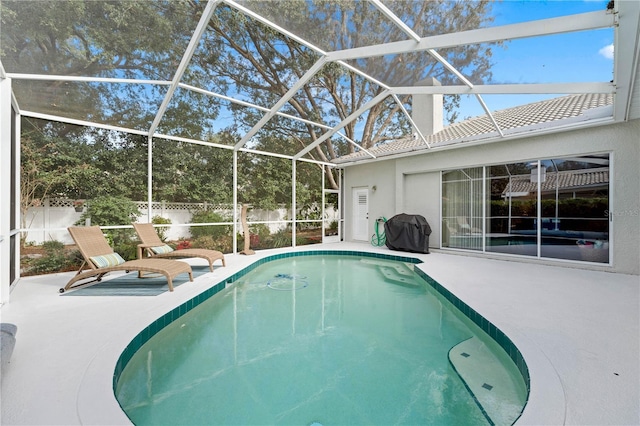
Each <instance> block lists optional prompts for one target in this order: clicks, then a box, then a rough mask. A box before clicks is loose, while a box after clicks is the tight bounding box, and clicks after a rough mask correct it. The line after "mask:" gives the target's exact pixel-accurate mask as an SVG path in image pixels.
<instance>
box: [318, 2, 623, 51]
mask: <svg viewBox="0 0 640 426" xmlns="http://www.w3.org/2000/svg"><path fill="white" fill-rule="evenodd" d="M613 25H614V19H613V16H612V15H611V14H610V13H606V11H604V10H603V11H598V12H588V13H581V14H577V15H569V16H562V17H558V18H550V19H542V20H538V21H530V22H523V23H519V24H510V25H502V26H498V27H490V28H480V29H476V30H469V31H460V32H456V33H450V34H440V35H435V36H431V37H424V38H422V39H420V41H419V42H415V41H413V40H406V41H397V42H393V43H386V44H379V45H375V46H366V47H357V48H353V49H345V50H340V51H336V52H331V53H329V54H328V55H327V56H328V58H329V61H340V60H350V59H360V58H369V57H372V56H384V55H393V54H400V53H409V52H416V51H424V50H429V49H442V48H449V47H455V46H465V45H468V44H480V43H492V42H497V41H502V40H514V39H519V38H527V37H537V36H543V35H551V34H561V33H568V32H575V31H585V30H595V29H599V28H608V27H612V26H613Z"/></svg>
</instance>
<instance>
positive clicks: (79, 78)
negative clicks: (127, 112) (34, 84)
mask: <svg viewBox="0 0 640 426" xmlns="http://www.w3.org/2000/svg"><path fill="white" fill-rule="evenodd" d="M7 75H8V76H9V77H11V78H13V79H16V80H38V81H81V82H87V83H113V84H153V85H157V86H168V85H170V84H171V82H170V81H167V80H139V79H135V78H110V77H82V76H77V75H46V74H19V73H9V74H7Z"/></svg>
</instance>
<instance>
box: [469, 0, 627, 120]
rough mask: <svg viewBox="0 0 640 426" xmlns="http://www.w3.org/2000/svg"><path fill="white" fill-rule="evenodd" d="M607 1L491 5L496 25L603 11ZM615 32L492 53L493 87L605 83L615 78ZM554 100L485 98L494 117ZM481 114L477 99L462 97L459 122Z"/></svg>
mask: <svg viewBox="0 0 640 426" xmlns="http://www.w3.org/2000/svg"><path fill="white" fill-rule="evenodd" d="M607 3H608V1H607V0H597V1H596V0H589V1H579V0H555V1H533V0H526V1H523V0H505V1H503V2H499V3H496V4H495V5H494V14H495V16H496V19H495V22H494V25H507V24H512V23H518V22H525V21H531V20H537V19H545V18H551V17H557V16H565V15H573V14H578V13H585V12H593V11H598V10H605V9H606V7H607ZM613 37H614V34H613V30H612V29H603V30H595V31H583V32H579V33H571V34H560V35H553V36H545V37H534V38H527V39H522V40H512V41H510V42H508V43H507V44H506V47H505V48H497V49H494V53H493V58H492V61H493V63H494V65H493V67H492V71H493V81H492V82H491V83H493V84H505V83H551V82H604V81H610V80H611V79H612V78H613ZM562 95H563V94H554V95H484V96H483V99H484V101H485V103H486V104H487V105H488V107H489V109H490V110H492V111H495V110H500V109H504V108H508V107H511V106H516V105H523V104H526V103H530V102H536V101H539V100H543V99H548V98H553V97H558V96H562ZM482 114H484V110H483V109H482V107H481V106H480V104H479V103H478V102H477V100H476V99H475V97H463V100H462V103H461V108H460V119H464V118H467V117H474V116H477V115H482Z"/></svg>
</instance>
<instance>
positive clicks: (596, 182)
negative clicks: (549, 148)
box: [502, 167, 609, 196]
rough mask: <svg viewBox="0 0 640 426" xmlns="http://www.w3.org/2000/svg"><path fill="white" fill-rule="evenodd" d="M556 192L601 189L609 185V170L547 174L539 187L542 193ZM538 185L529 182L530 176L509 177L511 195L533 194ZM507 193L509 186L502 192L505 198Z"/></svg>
mask: <svg viewBox="0 0 640 426" xmlns="http://www.w3.org/2000/svg"><path fill="white" fill-rule="evenodd" d="M556 183H557V187H558V190H560V191H567V190H573V189H584V188H588V187H602V186H606V185H608V184H609V168H608V167H600V168H595V169H580V170H562V171H559V172H558V173H555V172H547V173H546V177H545V180H544V182H542V185H541V186H540V188H541V190H542V192H547V191H555V190H556ZM537 189H538V183H537V182H531V176H530V175H517V176H512V177H511V191H510V192H511V193H512V194H513V193H533V192H535V191H537ZM507 192H509V185H507V186H506V187H505V189H504V190H503V191H502V195H503V196H505V195H506V194H507Z"/></svg>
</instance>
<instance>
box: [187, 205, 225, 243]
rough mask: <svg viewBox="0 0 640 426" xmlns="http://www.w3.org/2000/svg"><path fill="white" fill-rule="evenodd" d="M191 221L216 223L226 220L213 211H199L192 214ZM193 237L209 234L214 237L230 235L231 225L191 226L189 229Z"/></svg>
mask: <svg viewBox="0 0 640 426" xmlns="http://www.w3.org/2000/svg"><path fill="white" fill-rule="evenodd" d="M191 222H192V223H218V222H228V220H227V219H226V218H225V217H223V216H222V215H220V214H218V213H215V212H208V211H201V212H196V213H194V214H193V217H192V218H191ZM189 230H190V232H191V236H192V237H193V238H199V237H204V236H210V237H213V238H214V239H217V238H222V237H225V236H227V237H228V236H230V235H232V234H231V232H232V230H233V226H232V225H216V226H214V225H211V226H192V227H191V228H190V229H189Z"/></svg>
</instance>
